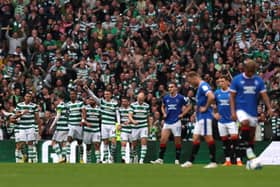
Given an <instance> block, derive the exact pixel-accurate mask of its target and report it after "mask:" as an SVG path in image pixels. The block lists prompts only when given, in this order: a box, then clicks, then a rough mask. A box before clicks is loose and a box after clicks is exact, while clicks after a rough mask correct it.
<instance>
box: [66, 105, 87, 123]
mask: <svg viewBox="0 0 280 187" xmlns="http://www.w3.org/2000/svg"><path fill="white" fill-rule="evenodd" d="M83 108H84V103H83V102H82V101H76V102H75V103H72V102H71V101H69V102H68V103H67V109H68V125H72V126H80V124H81V121H82V109H83Z"/></svg>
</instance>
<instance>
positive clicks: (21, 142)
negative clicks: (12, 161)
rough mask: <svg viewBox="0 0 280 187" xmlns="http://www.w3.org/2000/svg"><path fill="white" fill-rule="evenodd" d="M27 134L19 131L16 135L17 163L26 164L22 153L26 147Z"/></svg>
mask: <svg viewBox="0 0 280 187" xmlns="http://www.w3.org/2000/svg"><path fill="white" fill-rule="evenodd" d="M25 141H26V138H25V134H24V132H23V130H18V131H17V132H16V133H15V142H16V149H15V158H16V163H23V162H24V156H23V153H22V150H23V147H24V146H25Z"/></svg>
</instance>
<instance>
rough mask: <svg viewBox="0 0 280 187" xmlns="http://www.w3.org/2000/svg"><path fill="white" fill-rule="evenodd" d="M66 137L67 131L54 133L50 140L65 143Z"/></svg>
mask: <svg viewBox="0 0 280 187" xmlns="http://www.w3.org/2000/svg"><path fill="white" fill-rule="evenodd" d="M67 136H68V131H55V132H54V134H53V137H52V140H55V141H56V142H66V141H67Z"/></svg>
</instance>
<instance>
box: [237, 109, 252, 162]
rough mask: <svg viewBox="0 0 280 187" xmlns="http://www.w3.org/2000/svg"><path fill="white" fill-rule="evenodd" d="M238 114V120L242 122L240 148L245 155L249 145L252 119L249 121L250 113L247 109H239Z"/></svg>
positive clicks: (242, 154) (241, 153)
mask: <svg viewBox="0 0 280 187" xmlns="http://www.w3.org/2000/svg"><path fill="white" fill-rule="evenodd" d="M236 114H237V118H238V121H239V122H240V140H239V149H240V155H241V156H242V157H243V156H245V155H246V149H247V148H248V147H249V140H250V121H249V115H248V114H247V113H246V112H245V111H243V110H237V112H236Z"/></svg>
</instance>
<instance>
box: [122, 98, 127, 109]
mask: <svg viewBox="0 0 280 187" xmlns="http://www.w3.org/2000/svg"><path fill="white" fill-rule="evenodd" d="M121 102H122V103H121V105H122V106H123V107H128V105H129V102H128V99H127V97H122V101H121Z"/></svg>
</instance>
